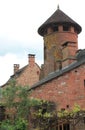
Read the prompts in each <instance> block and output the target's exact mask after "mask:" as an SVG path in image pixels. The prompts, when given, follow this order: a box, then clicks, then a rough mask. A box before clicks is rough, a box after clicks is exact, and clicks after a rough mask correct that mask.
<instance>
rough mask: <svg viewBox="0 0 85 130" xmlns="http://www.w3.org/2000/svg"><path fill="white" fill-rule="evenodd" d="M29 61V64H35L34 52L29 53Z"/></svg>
mask: <svg viewBox="0 0 85 130" xmlns="http://www.w3.org/2000/svg"><path fill="white" fill-rule="evenodd" d="M28 62H29V65H31V66H33V65H34V63H35V55H34V54H28Z"/></svg>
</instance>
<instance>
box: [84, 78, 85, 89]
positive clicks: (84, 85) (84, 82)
mask: <svg viewBox="0 0 85 130" xmlns="http://www.w3.org/2000/svg"><path fill="white" fill-rule="evenodd" d="M84 87H85V79H84Z"/></svg>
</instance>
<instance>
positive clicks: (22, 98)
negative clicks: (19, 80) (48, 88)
mask: <svg viewBox="0 0 85 130" xmlns="http://www.w3.org/2000/svg"><path fill="white" fill-rule="evenodd" d="M28 89H29V88H28V86H23V87H22V86H19V85H17V84H16V81H15V80H12V81H10V83H9V85H8V86H6V88H5V89H3V91H2V103H0V104H1V105H4V106H5V110H6V113H5V115H6V119H5V120H4V121H2V123H1V125H0V130H27V128H28V124H29V123H28V122H29V121H28V119H29V115H30V109H31V107H32V106H34V105H35V104H36V105H37V104H39V101H38V100H36V99H33V98H30V94H31V91H28Z"/></svg>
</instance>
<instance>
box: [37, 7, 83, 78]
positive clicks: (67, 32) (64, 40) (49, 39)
mask: <svg viewBox="0 0 85 130" xmlns="http://www.w3.org/2000/svg"><path fill="white" fill-rule="evenodd" d="M81 30H82V28H81V26H80V25H79V24H78V23H76V22H75V21H74V20H72V19H71V18H70V17H69V16H67V15H66V14H65V13H64V12H63V11H61V10H60V9H59V8H58V9H57V10H56V11H55V12H54V13H53V14H52V15H51V17H50V18H48V19H47V20H46V21H45V22H44V23H43V24H42V25H41V26H40V27H39V29H38V33H39V34H40V35H41V36H43V38H44V67H43V68H44V76H46V75H48V74H49V73H51V72H53V71H55V70H56V69H59V68H61V67H60V64H61V62H62V61H65V60H66V59H68V58H71V60H72V58H73V57H74V55H75V53H76V51H77V49H78V34H79V33H80V32H81ZM73 59H74V58H73ZM69 63H70V62H67V64H69Z"/></svg>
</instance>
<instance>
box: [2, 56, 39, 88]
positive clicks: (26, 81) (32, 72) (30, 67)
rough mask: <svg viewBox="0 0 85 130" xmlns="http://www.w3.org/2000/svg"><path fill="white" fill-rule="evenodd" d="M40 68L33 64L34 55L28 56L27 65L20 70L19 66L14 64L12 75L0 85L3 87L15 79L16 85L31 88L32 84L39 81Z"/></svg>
mask: <svg viewBox="0 0 85 130" xmlns="http://www.w3.org/2000/svg"><path fill="white" fill-rule="evenodd" d="M40 70H41V69H40V67H39V65H38V64H37V63H36V62H35V55H34V54H29V55H28V64H27V65H26V66H24V67H23V68H20V65H19V64H14V74H13V75H11V76H10V79H9V80H8V81H7V83H5V84H4V85H2V87H5V86H6V85H7V84H8V83H9V81H10V80H11V79H16V82H17V84H19V85H21V86H29V87H31V86H32V85H33V84H35V83H36V82H38V81H39V77H40Z"/></svg>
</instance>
